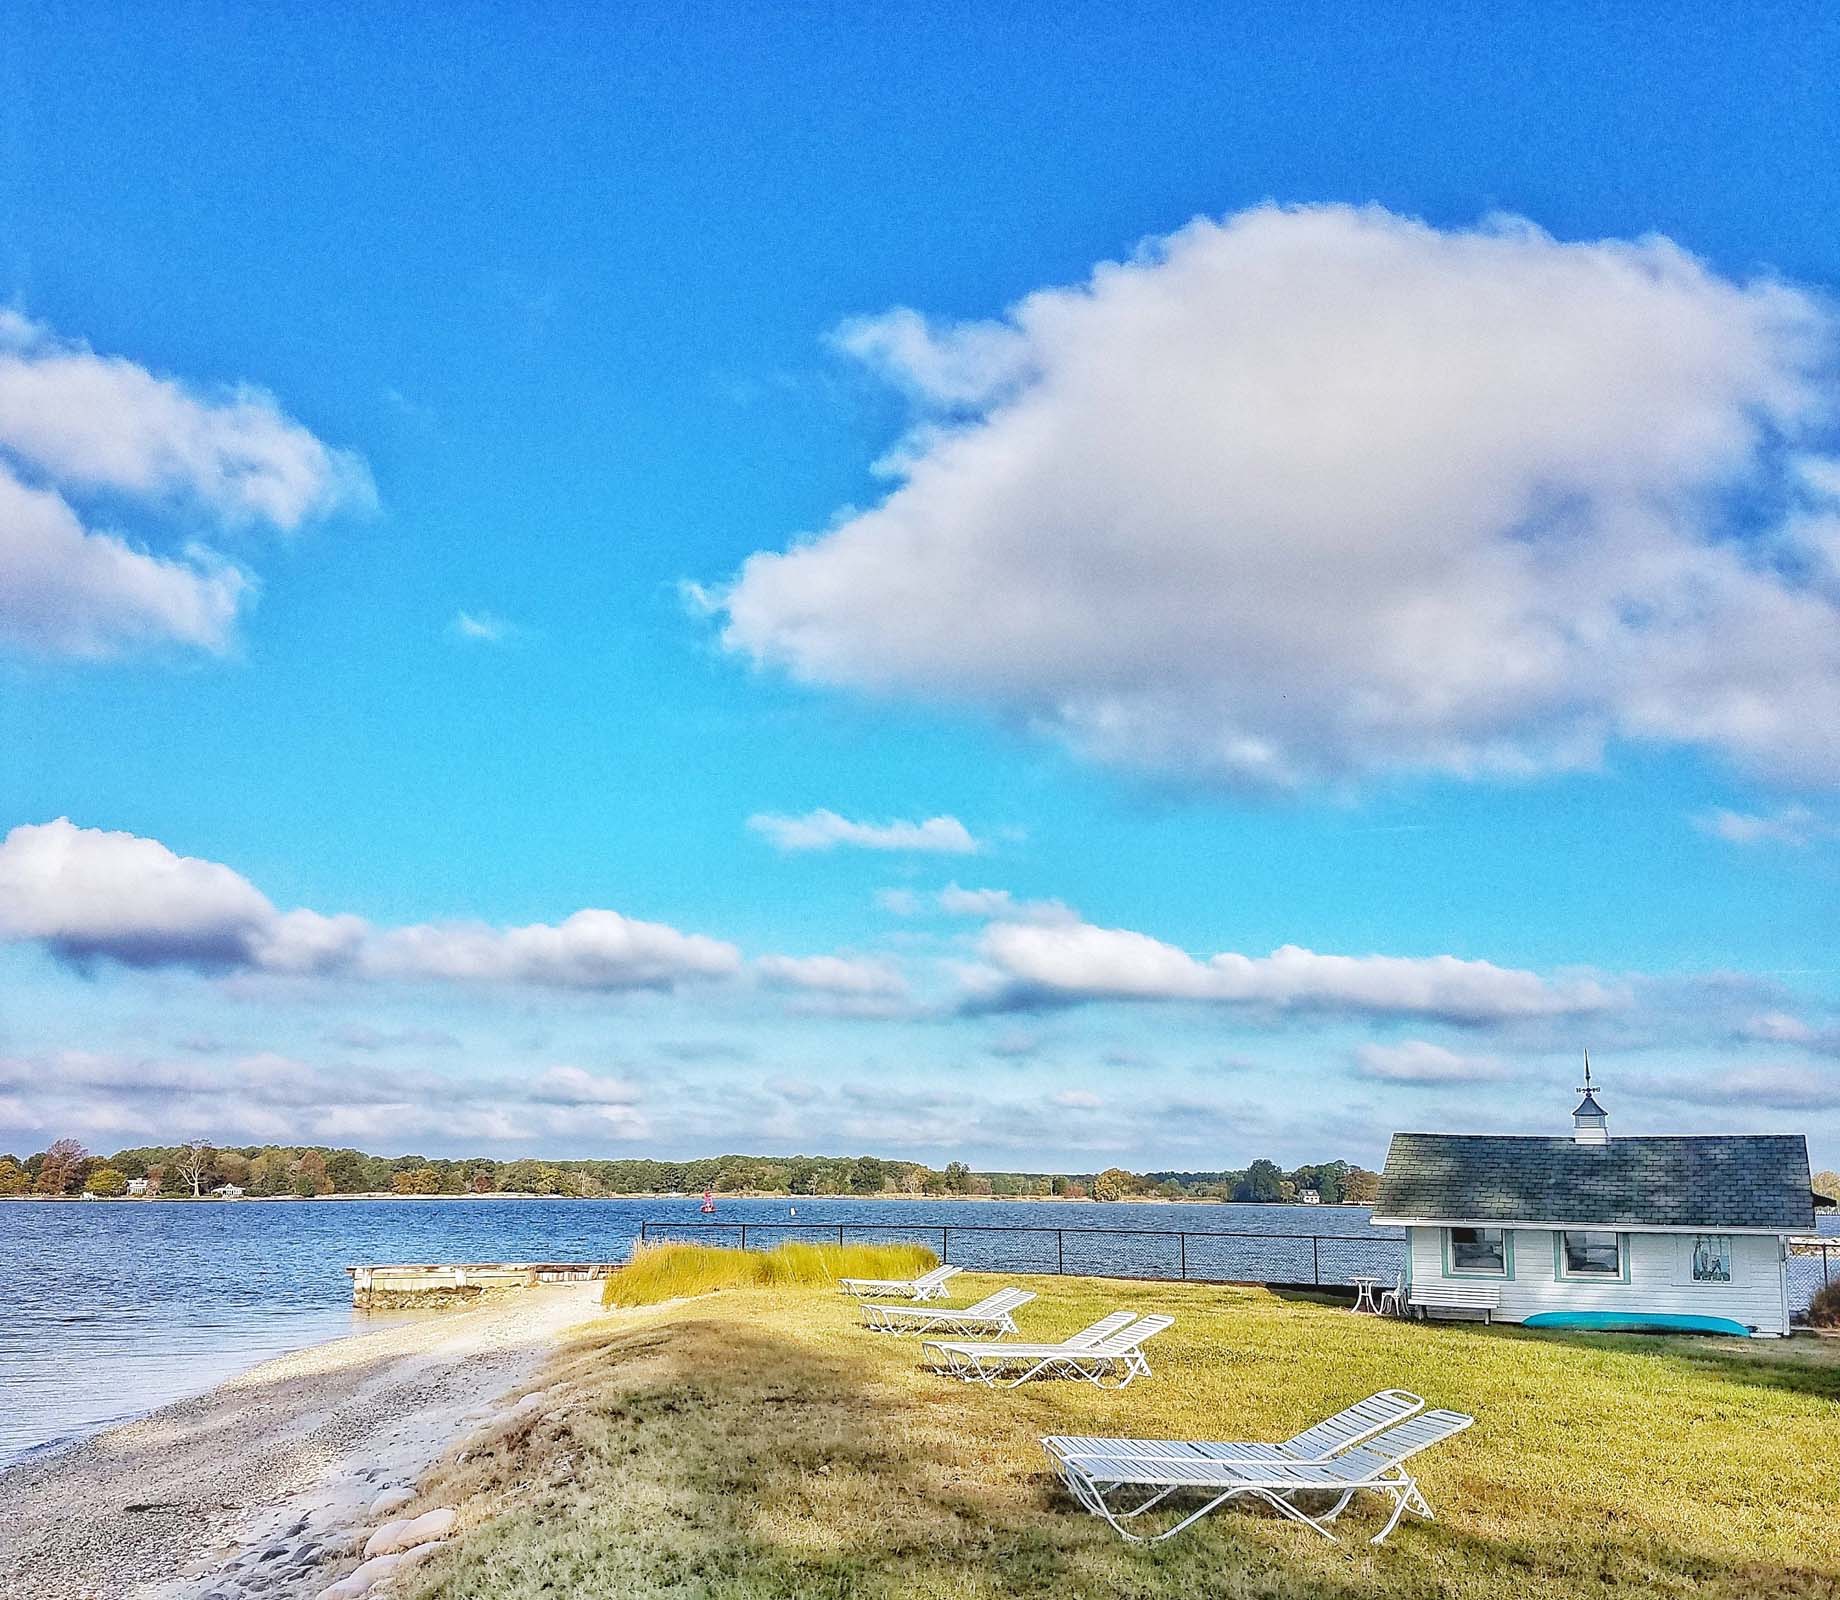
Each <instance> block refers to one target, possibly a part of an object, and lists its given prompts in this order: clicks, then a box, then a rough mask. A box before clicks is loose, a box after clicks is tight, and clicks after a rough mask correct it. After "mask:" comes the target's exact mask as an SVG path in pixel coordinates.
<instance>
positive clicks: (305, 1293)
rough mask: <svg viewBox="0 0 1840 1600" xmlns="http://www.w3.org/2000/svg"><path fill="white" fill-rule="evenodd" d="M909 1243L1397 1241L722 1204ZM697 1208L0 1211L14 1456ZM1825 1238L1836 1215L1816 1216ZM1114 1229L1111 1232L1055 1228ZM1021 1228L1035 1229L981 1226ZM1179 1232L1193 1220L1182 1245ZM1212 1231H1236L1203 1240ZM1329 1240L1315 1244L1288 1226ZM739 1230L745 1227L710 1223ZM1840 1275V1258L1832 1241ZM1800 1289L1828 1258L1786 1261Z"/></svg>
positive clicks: (1322, 1249) (1299, 1223)
mask: <svg viewBox="0 0 1840 1600" xmlns="http://www.w3.org/2000/svg"><path fill="white" fill-rule="evenodd" d="M789 1204H796V1205H797V1207H798V1218H797V1220H798V1221H799V1222H801V1223H827V1224H830V1225H833V1226H835V1225H838V1224H843V1225H846V1226H847V1227H848V1228H849V1233H850V1237H851V1238H852V1239H862V1238H871V1237H878V1236H879V1237H886V1238H890V1239H901V1238H905V1239H915V1240H920V1241H922V1242H925V1243H928V1244H930V1245H932V1246H933V1247H934V1248H935V1249H937V1248H938V1247H939V1244H940V1238H939V1232H938V1230H939V1229H940V1228H941V1227H947V1228H949V1229H950V1230H951V1233H950V1238H949V1241H948V1244H947V1253H948V1255H949V1257H950V1259H951V1260H953V1261H956V1262H960V1263H962V1264H963V1265H965V1266H968V1267H987V1268H996V1269H1008V1270H1013V1271H1019V1272H1021V1271H1045V1272H1052V1271H1054V1270H1055V1268H1056V1266H1057V1265H1061V1266H1064V1267H1065V1269H1066V1270H1067V1271H1068V1272H1101V1273H1121V1274H1132V1273H1140V1274H1143V1275H1144V1276H1151V1277H1176V1276H1179V1275H1180V1274H1181V1272H1182V1269H1183V1266H1184V1264H1186V1268H1187V1272H1188V1275H1189V1276H1191V1277H1197V1278H1243V1279H1259V1280H1266V1281H1275V1282H1293V1283H1298V1282H1301V1283H1309V1282H1312V1281H1315V1280H1317V1279H1318V1278H1320V1281H1321V1282H1323V1283H1345V1282H1346V1281H1347V1280H1348V1278H1349V1277H1350V1275H1352V1274H1354V1273H1364V1272H1365V1273H1373V1274H1375V1275H1376V1276H1379V1277H1382V1278H1386V1279H1391V1278H1392V1277H1393V1276H1394V1275H1395V1274H1396V1273H1397V1272H1398V1270H1399V1267H1400V1257H1401V1246H1400V1243H1399V1240H1398V1238H1397V1237H1396V1235H1394V1233H1393V1231H1392V1230H1381V1229H1374V1228H1370V1227H1369V1226H1368V1223H1367V1216H1368V1213H1367V1212H1366V1211H1365V1210H1364V1209H1361V1208H1359V1207H1353V1206H1225V1205H1198V1204H1197V1205H1128V1206H1096V1205H1092V1204H1090V1203H1081V1202H1054V1201H1039V1202H1006V1201H977V1202H965V1201H940V1200H913V1201H907V1200H850V1199H819V1198H804V1199H800V1200H798V1201H796V1202H788V1201H785V1200H725V1201H723V1202H722V1203H721V1211H720V1212H719V1213H718V1219H717V1220H719V1221H721V1222H723V1223H724V1224H739V1223H742V1222H745V1223H747V1224H748V1243H749V1245H750V1246H756V1245H758V1246H767V1245H771V1244H773V1243H776V1242H778V1240H779V1239H781V1238H821V1237H822V1235H821V1234H817V1233H807V1232H803V1231H801V1232H798V1233H793V1232H790V1231H785V1230H778V1229H774V1228H773V1227H772V1226H771V1225H772V1224H773V1223H775V1222H778V1223H784V1222H786V1221H787V1220H788V1218H787V1208H788V1205H789ZM697 1206H698V1202H697V1201H696V1200H694V1199H688V1200H466V1201H439V1200H427V1201H404V1200H398V1201H392V1200H376V1201H364V1200H354V1201H337V1202H329V1201H328V1202H316V1203H312V1204H268V1203H245V1204H240V1205H239V1204H216V1205H160V1204H153V1205H148V1204H136V1203H108V1202H97V1203H95V1204H88V1205H85V1204H80V1203H79V1204H0V1263H4V1264H5V1266H6V1267H7V1269H8V1271H7V1282H8V1286H9V1301H8V1304H7V1305H6V1307H5V1308H4V1312H3V1313H0V1465H3V1464H4V1463H6V1462H8V1461H10V1460H14V1459H17V1458H18V1457H19V1456H21V1455H23V1454H26V1453H30V1452H33V1451H36V1450H39V1449H44V1448H47V1447H51V1446H55V1445H56V1444H58V1443H61V1442H64V1441H67V1440H69V1439H73V1438H78V1437H81V1436H82V1435H84V1434H86V1433H90V1432H94V1431H95V1430H96V1429H98V1428H101V1427H106V1426H107V1425H108V1424H110V1423H112V1422H118V1421H121V1420H123V1419H124V1418H127V1417H131V1416H134V1415H136V1414H138V1413H140V1412H142V1411H146V1410H148V1409H150V1408H151V1407H154V1406H158V1405H162V1404H164V1403H166V1402H167V1401H169V1400H176V1399H179V1398H182V1397H183V1396H185V1395H189V1394H196V1393H199V1392H200V1391H202V1390H204V1389H207V1388H209V1387H211V1385H213V1384H215V1383H217V1382H219V1381H221V1380H222V1379H224V1378H226V1377H228V1376H230V1375H231V1374H232V1373H235V1372H239V1371H241V1370H242V1369H243V1368H245V1367H249V1366H252V1365H254V1364H255V1363H256V1362H258V1361H261V1360H264V1359H266V1358H267V1357H269V1356H273V1355H279V1354H281V1353H282V1352H284V1351H287V1350H295V1349H299V1348H300V1347H301V1346H303V1345H309V1344H314V1343H317V1342H319V1341H320V1340H323V1339H332V1338H337V1337H338V1336H340V1335H341V1334H346V1333H352V1332H356V1331H362V1330H363V1329H366V1328H375V1327H378V1326H381V1325H384V1324H386V1323H389V1322H400V1321H402V1320H404V1319H403V1318H402V1317H401V1316H386V1315H370V1316H367V1315H365V1314H364V1313H360V1312H354V1311H353V1310H352V1308H351V1282H350V1279H348V1278H347V1277H346V1275H345V1272H344V1270H343V1269H344V1268H345V1267H346V1266H347V1265H351V1264H359V1263H364V1262H383V1261H533V1260H535V1261H544V1260H547V1261H620V1260H624V1259H625V1258H626V1256H627V1254H628V1253H629V1252H630V1251H631V1249H632V1245H633V1241H634V1240H635V1239H636V1238H637V1236H638V1232H639V1223H640V1221H641V1220H642V1219H645V1220H649V1221H653V1222H656V1221H659V1220H660V1219H666V1220H675V1221H677V1222H680V1223H698V1222H701V1221H704V1220H706V1219H704V1218H702V1217H701V1216H700V1215H699V1213H698V1210H697ZM1822 1226H1823V1230H1824V1231H1828V1230H1831V1229H1834V1228H1835V1227H1840V1223H1836V1222H1835V1221H1833V1220H1832V1219H1823V1223H1822ZM1057 1227H1059V1228H1065V1229H1069V1230H1071V1229H1103V1230H1106V1231H1105V1232H1103V1233H1090V1232H1089V1233H1085V1234H1077V1233H1074V1232H1067V1233H1065V1234H1063V1235H1062V1236H1061V1237H1060V1239H1059V1240H1058V1241H1057V1239H1056V1235H1055V1229H1056V1228H1057ZM1012 1228H1020V1229H1025V1230H1027V1231H1026V1232H1021V1233H1011V1232H999V1231H988V1232H986V1231H983V1230H986V1229H989V1230H997V1229H1012ZM1178 1232H1186V1233H1187V1234H1188V1238H1187V1240H1186V1241H1185V1242H1184V1241H1182V1240H1179V1239H1178V1238H1177V1234H1178ZM1210 1232H1215V1233H1219V1234H1226V1235H1233V1236H1232V1237H1212V1238H1210V1237H1203V1235H1206V1234H1208V1233H1210ZM1304 1234H1315V1235H1319V1236H1321V1237H1320V1238H1319V1239H1318V1241H1317V1242H1316V1243H1315V1244H1312V1242H1311V1241H1310V1240H1309V1239H1308V1238H1296V1237H1284V1236H1286V1235H1304ZM695 1236H696V1237H700V1238H705V1239H709V1240H710V1241H712V1242H716V1241H721V1240H727V1241H730V1242H733V1241H735V1240H736V1239H737V1234H736V1233H735V1231H734V1229H733V1228H732V1227H726V1228H725V1230H724V1231H723V1232H722V1233H710V1232H701V1233H698V1234H697V1235H695ZM1834 1264H1835V1268H1836V1271H1837V1272H1840V1252H1837V1253H1836V1258H1835V1263H1834ZM1791 1271H1792V1273H1793V1274H1794V1275H1795V1281H1796V1284H1797V1288H1798V1291H1799V1292H1800V1294H1801V1297H1802V1300H1803V1302H1804V1303H1805V1301H1806V1297H1807V1294H1808V1293H1810V1292H1812V1290H1813V1288H1814V1287H1815V1286H1816V1285H1817V1284H1818V1283H1819V1281H1820V1272H1821V1263H1820V1262H1819V1261H1818V1260H1813V1261H1805V1260H1798V1261H1795V1262H1792V1264H1791Z"/></svg>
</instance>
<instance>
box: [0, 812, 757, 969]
mask: <svg viewBox="0 0 1840 1600" xmlns="http://www.w3.org/2000/svg"><path fill="white" fill-rule="evenodd" d="M0 938H6V939H11V940H16V941H30V942H33V943H37V944H41V945H43V946H44V947H45V948H46V949H48V950H50V951H51V952H52V953H53V954H54V955H56V956H58V957H59V958H60V959H62V960H65V961H69V962H73V963H77V964H82V963H86V962H91V961H94V960H97V959H99V958H106V959H108V960H111V961H117V962H120V963H122V964H123V965H125V966H134V967H163V966H185V967H194V968H201V969H205V970H214V971H245V972H255V973H266V974H271V975H277V976H306V975H313V974H320V975H331V976H345V977H355V978H377V979H399V980H438V981H444V982H455V983H507V984H531V985H536V986H540V987H549V988H560V989H583V990H623V989H669V988H673V987H675V986H676V985H677V984H679V983H685V982H693V981H697V980H709V979H719V978H726V977H731V976H733V975H735V974H736V973H738V972H739V971H740V969H741V953H740V951H738V950H737V949H736V948H735V947H734V946H733V945H731V944H727V943H725V942H723V941H722V940H719V939H712V938H709V937H707V936H706V935H703V934H691V933H682V932H680V931H679V930H678V929H676V928H673V927H669V926H668V925H666V924H663V923H657V922H642V921H639V920H637V919H636V918H632V917H625V916H621V915H620V913H618V912H617V911H603V910H592V909H591V910H585V911H577V912H576V913H575V914H574V915H573V916H571V917H568V918H566V919H565V920H564V921H562V922H561V923H558V924H555V925H551V924H548V923H536V924H532V925H530V926H526V927H513V928H499V927H493V926H490V925H488V924H486V923H482V922H456V923H425V924H419V925H416V926H411V927H400V928H382V929H379V928H374V927H373V926H371V924H369V923H368V922H366V921H365V920H364V919H363V918H361V917H355V916H350V915H343V916H324V915H322V914H321V913H319V912H317V911H310V910H305V909H302V910H296V911H289V912H286V913H283V912H280V911H277V910H276V908H275V907H274V905H273V904H271V903H270V901H269V900H268V898H267V896H265V895H263V894H262V893H261V891H260V890H258V889H257V888H256V887H255V886H254V885H253V884H251V883H250V882H249V881H248V880H247V879H246V878H244V877H242V876H241V875H240V874H238V873H237V872H235V871H233V870H232V869H231V868H229V867H226V866H223V865H221V864H219V863H217V862H214V861H201V860H197V859H195V858H193V857H189V856H179V855H175V854H174V853H173V852H172V851H170V850H168V849H167V848H166V846H165V845H163V844H161V843H160V842H159V841H158V840H154V839H143V838H139V837H137V836H136V835H134V834H130V833H105V832H103V831H102V830H100V829H95V828H79V827H76V826H75V825H74V824H72V823H71V822H70V821H69V820H68V819H66V818H60V819H58V820H57V821H56V822H49V823H44V824H26V825H23V826H20V827H17V828H14V829H13V830H12V832H11V833H9V834H8V835H7V836H6V839H5V841H4V842H0Z"/></svg>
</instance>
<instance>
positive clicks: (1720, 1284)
mask: <svg viewBox="0 0 1840 1600" xmlns="http://www.w3.org/2000/svg"><path fill="white" fill-rule="evenodd" d="M1686 1239H1687V1251H1686V1254H1687V1282H1688V1283H1690V1284H1692V1285H1693V1287H1694V1288H1695V1289H1729V1288H1730V1287H1731V1286H1732V1284H1733V1283H1734V1282H1736V1281H1737V1275H1736V1271H1735V1269H1734V1265H1733V1263H1734V1261H1735V1260H1736V1257H1737V1253H1738V1252H1737V1248H1736V1244H1737V1241H1736V1239H1735V1238H1734V1237H1733V1236H1732V1235H1731V1234H1729V1233H1690V1234H1688V1235H1687V1236H1686ZM1702 1239H1710V1240H1712V1241H1714V1242H1715V1243H1718V1244H1722V1245H1723V1246H1724V1249H1723V1250H1721V1251H1720V1252H1719V1260H1721V1261H1723V1262H1724V1263H1725V1276H1724V1277H1722V1278H1702V1277H1700V1276H1699V1274H1698V1273H1697V1272H1695V1271H1694V1270H1693V1258H1694V1256H1695V1255H1696V1254H1697V1253H1698V1250H1699V1242H1700V1240H1702Z"/></svg>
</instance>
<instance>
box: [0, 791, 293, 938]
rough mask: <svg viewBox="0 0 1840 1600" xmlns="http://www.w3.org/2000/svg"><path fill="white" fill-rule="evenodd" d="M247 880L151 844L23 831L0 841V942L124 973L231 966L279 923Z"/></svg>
mask: <svg viewBox="0 0 1840 1600" xmlns="http://www.w3.org/2000/svg"><path fill="white" fill-rule="evenodd" d="M278 920H279V919H278V916H277V913H276V911H275V908H274V906H272V905H271V904H270V903H269V901H268V899H267V897H266V896H265V895H263V894H262V893H261V891H260V890H258V889H257V888H256V887H255V885H254V884H252V883H250V882H249V880H248V879H246V878H244V877H242V876H241V875H239V874H238V873H236V872H233V871H232V870H231V869H230V868H229V867H226V866H220V865H219V864H218V863H217V862H215V861H200V860H198V859H196V858H195V857H192V856H180V855H175V854H174V853H173V852H172V851H170V850H168V849H167V848H166V846H165V845H163V844H161V843H160V842H159V841H158V840H156V839H142V838H139V837H137V836H136V835H134V834H131V833H104V832H102V831H100V830H98V829H94V828H79V827H77V826H75V825H74V824H73V823H72V822H71V821H70V820H69V819H68V818H66V817H60V818H58V820H57V821H55V822H47V823H45V824H43V825H42V826H33V825H30V824H28V825H25V826H22V827H17V828H14V829H13V830H12V832H10V833H9V834H7V836H6V839H5V842H4V843H0V936H4V937H6V938H8V939H16V940H35V941H37V942H39V943H42V944H44V945H46V946H48V947H49V948H50V949H52V950H53V951H54V952H56V954H58V955H59V956H61V957H63V958H65V959H67V960H72V961H85V960H90V959H93V958H94V957H97V956H107V957H108V958H110V959H111V960H114V961H120V962H122V963H124V964H126V965H128V966H160V965H165V964H169V963H172V962H183V963H189V964H193V965H200V966H234V965H238V964H242V963H245V962H247V961H248V959H249V951H250V948H251V945H252V942H253V941H255V940H257V939H259V938H261V937H263V936H264V935H266V934H267V933H268V931H269V930H270V929H272V928H273V927H274V926H275V924H276V923H277V921H278Z"/></svg>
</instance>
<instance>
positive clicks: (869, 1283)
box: [837, 1267, 965, 1300]
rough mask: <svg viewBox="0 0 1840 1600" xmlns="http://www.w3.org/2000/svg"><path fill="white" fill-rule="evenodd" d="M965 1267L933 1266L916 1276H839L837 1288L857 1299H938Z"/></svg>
mask: <svg viewBox="0 0 1840 1600" xmlns="http://www.w3.org/2000/svg"><path fill="white" fill-rule="evenodd" d="M964 1270H965V1269H964V1268H963V1267H934V1268H933V1270H932V1271H931V1272H923V1273H921V1274H920V1276H919V1277H917V1278H839V1279H838V1280H837V1289H838V1292H839V1293H841V1294H851V1295H855V1296H856V1297H857V1298H858V1299H859V1300H860V1299H861V1298H862V1297H863V1296H864V1295H866V1294H881V1295H888V1296H890V1297H891V1298H892V1297H893V1296H896V1295H905V1296H906V1297H907V1298H908V1299H909V1300H938V1299H940V1298H941V1297H942V1296H943V1295H944V1294H945V1292H946V1284H947V1283H948V1282H949V1281H950V1280H952V1279H953V1278H956V1277H957V1276H958V1275H959V1274H960V1273H961V1272H963V1271H964Z"/></svg>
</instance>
